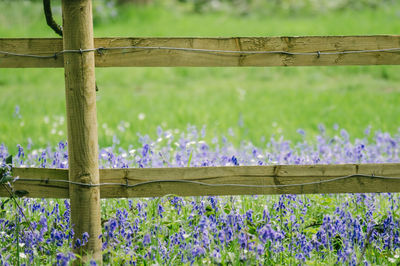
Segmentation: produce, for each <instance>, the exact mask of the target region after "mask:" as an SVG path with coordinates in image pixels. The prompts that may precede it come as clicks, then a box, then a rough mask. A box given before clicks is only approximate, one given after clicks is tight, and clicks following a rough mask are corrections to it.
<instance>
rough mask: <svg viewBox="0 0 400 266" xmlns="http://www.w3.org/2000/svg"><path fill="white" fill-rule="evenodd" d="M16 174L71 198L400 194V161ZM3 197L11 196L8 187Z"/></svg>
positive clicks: (44, 194) (34, 190)
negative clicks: (86, 192) (81, 193)
mask: <svg viewBox="0 0 400 266" xmlns="http://www.w3.org/2000/svg"><path fill="white" fill-rule="evenodd" d="M12 175H13V177H15V178H16V180H15V181H14V182H12V187H13V190H14V191H15V192H16V193H17V195H24V196H26V197H29V198H69V186H70V185H71V186H80V187H81V189H89V188H90V187H95V186H100V195H101V198H133V197H160V196H165V195H177V196H212V195H221V196H222V195H262V194H264V195H266V194H271V195H272V194H320V193H321V194H324V193H373V192H400V163H384V164H336V165H271V166H224V167H183V168H123V169H100V184H90V183H78V182H70V181H69V180H68V169H50V168H13V169H12ZM0 196H1V197H7V196H9V193H8V192H7V190H6V189H5V188H4V187H0Z"/></svg>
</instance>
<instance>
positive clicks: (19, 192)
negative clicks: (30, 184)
mask: <svg viewBox="0 0 400 266" xmlns="http://www.w3.org/2000/svg"><path fill="white" fill-rule="evenodd" d="M28 194H29V192H28V191H26V190H16V191H15V195H16V196H17V197H19V198H21V197H23V196H26V195H28Z"/></svg>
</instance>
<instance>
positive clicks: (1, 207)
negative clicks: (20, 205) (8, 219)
mask: <svg viewBox="0 0 400 266" xmlns="http://www.w3.org/2000/svg"><path fill="white" fill-rule="evenodd" d="M9 201H10V198H8V199H6V200H5V201H3V202H2V203H1V205H0V209H2V210H3V209H4V205H5V204H6V203H7V202H9Z"/></svg>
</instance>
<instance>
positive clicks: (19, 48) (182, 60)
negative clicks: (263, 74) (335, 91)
mask: <svg viewBox="0 0 400 266" xmlns="http://www.w3.org/2000/svg"><path fill="white" fill-rule="evenodd" d="M94 46H95V47H96V48H98V47H127V46H144V47H159V46H162V47H179V48H195V49H212V50H231V51H287V52H317V51H320V52H335V51H360V50H373V49H388V48H399V47H400V35H372V36H304V37H233V38H117V37H115V38H98V39H95V44H94ZM61 50H63V46H62V39H9V38H5V39H1V38H0V51H8V52H14V53H23V54H26V53H27V54H37V55H50V56H52V55H54V53H56V52H58V51H61ZM90 53H95V58H96V59H95V61H96V67H141V66H144V67H149V66H159V67H176V66H189V67H223V66H232V67H237V66H259V67H264V66H330V65H398V64H400V52H398V51H396V52H369V53H357V54H342V55H321V56H320V57H318V56H317V54H315V55H285V54H256V55H254V54H253V55H240V54H218V53H203V52H193V51H192V52H190V51H177V50H174V51H171V50H144V49H137V50H132V49H125V50H107V51H102V53H97V52H90ZM5 67H8V68H11V67H64V64H63V55H60V56H58V57H57V58H56V59H54V58H51V59H38V58H26V57H14V56H7V55H2V54H0V68H5Z"/></svg>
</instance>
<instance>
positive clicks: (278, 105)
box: [0, 1, 400, 151]
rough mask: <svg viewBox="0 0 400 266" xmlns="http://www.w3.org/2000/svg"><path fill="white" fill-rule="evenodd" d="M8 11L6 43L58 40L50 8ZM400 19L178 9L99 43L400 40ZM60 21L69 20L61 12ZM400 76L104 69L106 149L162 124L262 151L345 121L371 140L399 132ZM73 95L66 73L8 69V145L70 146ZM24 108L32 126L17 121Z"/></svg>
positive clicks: (120, 26) (2, 130)
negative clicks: (275, 140) (48, 19)
mask: <svg viewBox="0 0 400 266" xmlns="http://www.w3.org/2000/svg"><path fill="white" fill-rule="evenodd" d="M0 8H1V9H2V10H7V11H8V12H2V13H1V14H0V25H2V26H1V27H0V37H55V34H54V33H53V32H52V31H51V30H50V29H49V28H48V27H47V25H46V23H45V20H44V16H43V15H42V13H41V12H42V11H41V4H40V3H34V4H32V3H29V2H1V1H0ZM55 9H57V8H55ZM399 11H400V5H395V6H392V7H388V8H379V9H375V10H372V9H368V10H359V11H357V12H355V11H340V12H339V11H335V12H330V13H322V14H313V15H310V14H296V15H289V14H283V13H282V14H280V13H273V14H269V12H258V13H257V14H250V15H247V16H237V15H232V14H223V13H208V14H195V13H190V12H182V11H181V10H180V9H179V8H176V9H175V8H173V7H170V8H163V7H154V6H152V7H151V6H150V7H141V8H124V9H123V10H121V12H120V15H119V16H118V17H117V18H114V19H112V20H110V21H108V22H98V23H96V24H95V36H97V37H100V36H274V35H275V36H277V35H348V34H398V33H399V32H400V23H396V21H398V20H399ZM55 13H56V14H57V12H55ZM56 20H58V21H61V19H60V16H59V14H58V15H56ZM398 72H399V67H398V66H366V67H298V68H113V69H111V68H110V69H96V79H97V83H98V86H99V90H100V91H99V92H98V102H97V108H98V121H99V141H100V145H101V146H106V145H110V144H111V143H112V135H113V134H114V133H117V134H118V136H119V138H120V139H121V142H122V143H124V144H126V145H128V144H135V143H136V141H137V135H136V134H137V132H141V133H142V134H150V135H152V136H154V135H155V132H156V128H157V126H159V125H162V126H163V127H165V128H178V129H184V128H186V126H187V124H192V125H197V126H199V127H201V126H202V125H206V126H207V128H208V132H209V133H212V135H211V134H209V135H208V136H207V137H208V138H209V139H211V138H212V137H213V136H214V135H221V134H227V131H228V128H232V129H233V130H234V132H235V134H236V136H237V141H240V139H247V140H251V141H253V142H254V143H261V142H260V139H261V137H262V136H265V137H267V138H268V137H270V136H271V135H273V134H281V133H282V134H284V135H285V137H287V138H289V139H292V140H294V141H296V140H298V139H299V136H298V134H297V133H296V129H298V128H303V129H305V130H306V132H307V134H308V136H309V137H312V136H314V135H315V134H316V133H317V132H318V127H317V126H318V124H319V123H323V124H325V125H326V126H327V128H328V131H331V132H332V126H333V125H334V124H335V123H337V124H339V126H340V127H343V128H346V129H347V130H348V131H349V133H350V134H351V136H352V137H358V136H362V134H363V131H364V129H365V128H366V127H367V126H369V125H371V126H372V127H373V129H375V130H382V131H388V132H390V133H395V132H397V131H398V128H399V122H398V121H399V119H398V117H399V115H400V105H399V102H400V76H399V75H398ZM64 97H65V95H64V75H63V70H62V69H0V117H1V119H0V143H5V144H6V145H7V146H9V147H11V150H12V151H15V145H16V144H18V143H21V144H23V145H26V143H27V141H28V138H31V139H32V141H33V142H34V144H35V146H37V147H43V146H44V145H46V144H47V143H52V144H54V143H55V142H57V141H59V140H64V139H66V124H65V122H64V123H62V121H59V118H60V117H63V116H65V100H64ZM17 105H18V106H19V107H20V109H21V116H22V118H17V117H14V116H13V113H14V110H15V107H16V106H17ZM141 113H143V114H145V118H144V119H143V120H139V118H138V116H139V114H141ZM46 116H47V117H48V118H49V120H50V121H49V122H48V123H46V121H45V120H47V118H45V117H46ZM241 120H242V121H243V125H241V123H240V122H239V121H241ZM54 121H58V122H57V123H56V125H53V122H54ZM121 121H126V122H129V124H130V127H129V130H128V131H126V132H124V133H121V132H118V129H117V127H118V124H119V123H120V122H121ZM105 125H107V126H105ZM53 128H54V130H53V132H52V129H53ZM105 128H107V129H105ZM54 131H55V133H54ZM60 131H62V132H60Z"/></svg>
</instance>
